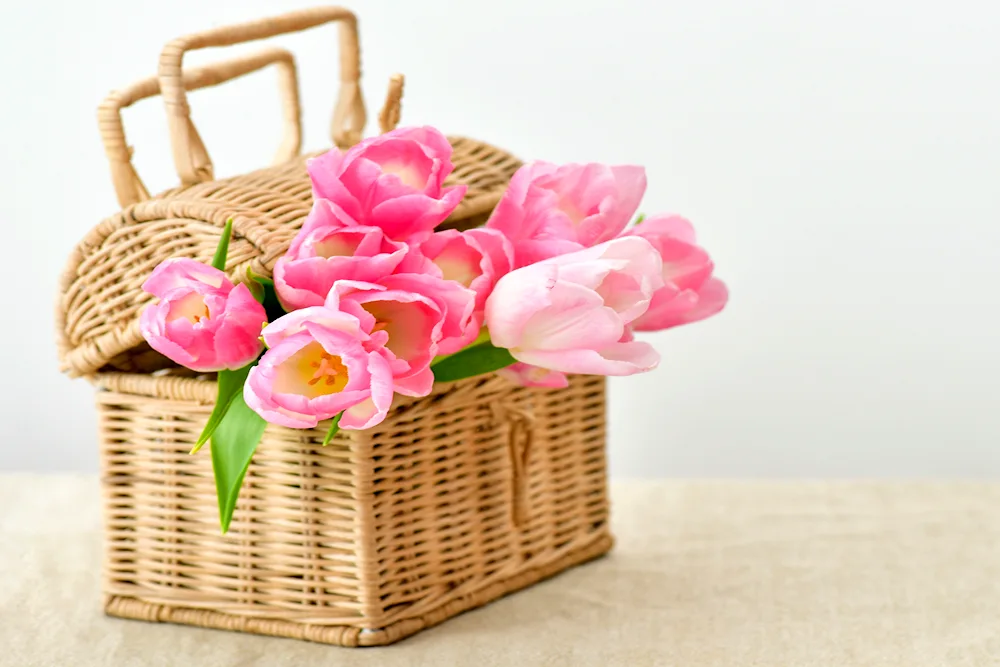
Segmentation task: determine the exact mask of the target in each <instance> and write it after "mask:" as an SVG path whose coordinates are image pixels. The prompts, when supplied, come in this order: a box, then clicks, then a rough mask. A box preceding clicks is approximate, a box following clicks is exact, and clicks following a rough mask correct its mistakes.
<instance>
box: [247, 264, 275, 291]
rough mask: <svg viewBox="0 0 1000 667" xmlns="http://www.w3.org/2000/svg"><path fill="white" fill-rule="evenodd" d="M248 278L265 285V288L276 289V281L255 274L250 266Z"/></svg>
mask: <svg viewBox="0 0 1000 667" xmlns="http://www.w3.org/2000/svg"><path fill="white" fill-rule="evenodd" d="M247 278H249V279H250V280H252V281H254V282H255V283H259V284H261V285H264V286H265V287H274V281H273V280H272V279H270V278H268V277H267V276H262V275H260V274H259V273H254V272H253V269H251V268H250V267H249V266H248V267H247Z"/></svg>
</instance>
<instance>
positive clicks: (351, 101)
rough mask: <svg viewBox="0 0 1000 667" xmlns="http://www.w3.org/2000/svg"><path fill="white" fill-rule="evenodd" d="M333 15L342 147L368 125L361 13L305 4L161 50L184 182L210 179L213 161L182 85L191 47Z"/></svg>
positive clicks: (336, 129)
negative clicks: (336, 25)
mask: <svg viewBox="0 0 1000 667" xmlns="http://www.w3.org/2000/svg"><path fill="white" fill-rule="evenodd" d="M331 21H339V22H340V96H339V99H338V100H337V106H336V108H335V109H334V112H333V125H332V128H331V134H332V137H333V142H334V144H336V145H337V146H338V147H340V148H346V147H348V146H352V145H354V144H356V143H357V142H358V141H360V140H361V132H362V130H363V129H364V126H365V120H366V116H365V105H364V100H363V99H362V97H361V86H360V84H359V81H360V78H361V64H360V53H359V46H358V23H357V18H356V17H355V16H354V14H352V13H351V12H350V11H348V10H346V9H343V8H340V7H316V8H313V9H302V10H299V11H295V12H291V13H288V14H284V15H282V16H277V17H273V18H268V19H260V20H257V21H250V22H248V23H240V24H237V25H231V26H224V27H220V28H213V29H211V30H206V31H204V32H199V33H195V34H193V35H188V36H187V37H180V38H178V39H175V40H174V41H172V42H170V43H169V44H167V45H166V46H165V47H163V51H162V52H161V53H160V70H159V76H160V88H161V89H162V90H163V101H164V103H165V104H166V107H167V122H168V123H169V128H170V143H171V146H172V148H173V154H174V164H175V166H176V167H177V175H178V176H179V177H180V179H181V183H182V184H184V185H193V184H195V183H201V182H204V181H208V180H212V178H213V172H212V162H211V160H210V159H209V157H208V151H206V150H205V144H204V143H203V142H202V140H201V137H200V136H199V135H198V130H196V129H195V127H194V124H193V123H192V122H191V109H190V107H188V102H187V92H186V88H185V86H184V76H183V69H182V67H183V60H184V54H185V53H186V52H187V51H192V50H194V49H202V48H205V47H211V46H230V45H232V44H239V43H242V42H250V41H254V40H258V39H264V38H266V37H274V36H276V35H281V34H284V33H289V32H298V31H300V30H306V29H308V28H313V27H315V26H318V25H322V24H324V23H329V22H331Z"/></svg>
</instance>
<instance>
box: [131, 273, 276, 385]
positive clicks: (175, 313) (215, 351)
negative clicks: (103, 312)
mask: <svg viewBox="0 0 1000 667" xmlns="http://www.w3.org/2000/svg"><path fill="white" fill-rule="evenodd" d="M142 289H143V290H145V291H146V292H148V293H150V294H152V295H154V296H156V297H159V299H160V301H159V302H158V303H156V304H152V305H150V306H148V307H147V308H146V309H145V310H143V311H142V315H141V316H140V318H139V329H140V331H141V332H142V335H143V337H144V338H145V339H146V341H147V342H148V343H149V345H150V347H152V348H153V349H154V350H156V351H157V352H159V353H160V354H163V355H164V356H166V357H167V358H169V359H171V360H172V361H174V362H176V363H178V364H180V365H182V366H186V367H188V368H190V369H192V370H196V371H202V372H210V371H219V370H222V369H224V368H228V369H231V370H236V369H238V368H242V367H243V366H246V365H247V364H248V363H250V362H251V361H253V360H254V359H256V358H257V356H258V355H259V354H260V352H261V350H262V349H263V345H262V344H261V342H260V340H259V337H260V331H261V328H262V327H263V326H264V325H265V324H267V314H266V313H265V312H264V307H263V306H262V305H260V304H259V303H257V301H256V300H255V299H254V298H253V295H252V294H251V293H250V290H249V289H248V288H247V286H246V285H243V284H240V285H237V286H233V283H232V282H230V280H229V279H228V278H227V277H226V274H224V273H223V272H222V271H219V270H218V269H215V268H212V267H211V266H206V265H205V264H202V263H200V262H196V261H194V260H192V259H184V258H177V259H168V260H166V261H164V262H162V263H161V264H160V265H159V266H157V267H156V269H154V270H153V273H152V274H151V275H150V276H149V278H148V279H147V280H146V282H145V283H143V285H142Z"/></svg>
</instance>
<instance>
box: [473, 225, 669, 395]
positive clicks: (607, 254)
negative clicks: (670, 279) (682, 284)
mask: <svg viewBox="0 0 1000 667" xmlns="http://www.w3.org/2000/svg"><path fill="white" fill-rule="evenodd" d="M661 272H662V267H661V262H660V257H659V255H658V254H657V252H656V250H655V249H654V248H653V246H651V245H650V244H649V242H648V241H646V240H645V239H641V238H638V237H625V238H618V239H614V240H612V241H607V242H605V243H602V244H600V245H597V246H594V247H592V248H587V249H584V250H580V251H577V252H574V253H571V254H568V255H560V256H558V257H553V258H551V259H547V260H544V261H542V262H539V263H537V264H531V265H529V266H526V267H523V268H520V269H517V270H515V271H512V272H511V273H508V274H507V275H506V276H504V277H503V278H501V279H500V280H499V282H497V285H496V287H495V288H494V290H493V294H491V295H490V298H489V299H488V300H487V302H486V327H487V328H488V329H489V332H490V338H491V340H492V341H493V344H494V345H496V346H498V347H505V348H507V349H509V350H510V353H511V354H512V355H513V356H514V358H515V359H517V360H518V361H521V362H523V363H526V364H531V365H533V366H539V367H541V368H547V369H550V370H554V371H560V372H562V373H584V374H592V375H631V374H633V373H639V372H642V371H647V370H650V369H651V368H654V367H655V366H656V365H657V364H658V363H659V355H658V354H657V353H656V351H655V350H653V348H652V347H650V346H649V345H648V344H647V343H642V342H638V341H634V340H631V331H630V329H629V325H630V324H631V323H632V322H633V321H634V320H635V319H636V318H638V317H639V316H640V315H642V314H643V313H644V312H645V311H646V308H647V307H648V306H649V302H650V299H651V298H652V296H653V293H654V292H655V291H656V290H657V289H659V288H660V287H662V285H663V279H662V277H661Z"/></svg>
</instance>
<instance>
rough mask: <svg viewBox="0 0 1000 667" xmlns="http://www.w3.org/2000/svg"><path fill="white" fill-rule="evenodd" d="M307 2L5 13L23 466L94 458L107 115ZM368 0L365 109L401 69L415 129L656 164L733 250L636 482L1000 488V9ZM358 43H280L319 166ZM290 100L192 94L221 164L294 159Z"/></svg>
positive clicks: (641, 411)
mask: <svg viewBox="0 0 1000 667" xmlns="http://www.w3.org/2000/svg"><path fill="white" fill-rule="evenodd" d="M307 4H308V3H306V2H279V1H277V0H270V1H261V0H239V1H238V2H237V1H235V0H230V1H227V2H221V1H215V2H199V1H196V0H172V1H171V2H157V3H153V2H136V1H135V0H95V1H93V2H69V1H68V0H61V1H56V2H44V3H43V2H35V3H27V2H21V3H16V4H15V3H3V7H2V8H0V72H2V74H3V76H2V81H3V83H4V87H3V90H4V94H3V106H2V111H0V114H2V121H3V122H2V123H0V146H2V148H3V150H2V153H0V220H2V223H3V231H4V234H3V240H4V246H3V252H2V258H3V262H4V265H3V269H4V277H5V280H4V281H3V283H4V286H5V290H4V292H3V293H4V295H5V297H6V298H5V303H4V305H3V309H2V313H3V314H2V316H0V317H2V318H3V326H0V362H2V365H0V369H2V375H0V378H2V385H0V392H2V400H0V469H15V470H16V469H86V470H93V469H95V468H96V439H95V417H94V411H93V408H92V394H91V389H90V387H89V385H87V384H86V382H84V381H70V380H68V379H66V378H64V377H62V376H60V375H59V374H58V372H57V367H56V359H55V349H54V343H53V340H54V339H53V335H52V327H53V325H52V316H51V311H52V304H53V301H54V297H55V291H56V279H57V275H58V273H59V272H60V270H61V267H62V265H63V262H64V259H65V257H66V255H67V254H68V252H69V251H70V248H71V247H72V246H73V245H74V244H75V243H76V242H77V240H78V239H79V238H80V237H82V236H83V235H84V234H85V233H86V232H87V230H89V229H90V228H91V227H92V226H93V225H95V224H97V223H98V222H99V220H100V219H101V218H102V217H104V216H106V215H108V214H111V213H113V212H114V210H115V208H116V205H115V199H114V195H113V192H112V190H111V187H110V182H109V179H108V174H107V171H106V165H105V161H104V154H103V152H102V149H101V145H100V143H99V140H98V134H97V127H96V122H95V113H94V111H95V108H96V106H97V104H98V102H99V101H100V99H101V98H102V97H103V96H104V94H106V93H107V92H108V91H109V90H110V89H112V88H114V87H116V86H120V85H124V84H126V83H129V82H131V81H133V80H135V79H138V78H141V77H144V76H147V75H149V74H151V73H153V72H154V70H155V66H156V61H157V55H158V52H159V48H160V47H161V46H162V44H163V43H164V42H166V41H167V40H169V39H171V38H173V37H175V36H178V35H181V34H184V33H187V32H191V31H195V30H199V29H203V28H206V27H209V26H213V25H219V24H223V23H228V22H233V21H237V20H242V19H248V18H254V17H259V16H265V15H270V14H275V13H279V12H280V11H283V10H285V9H291V8H294V7H299V6H306V5H307ZM351 7H352V8H353V9H354V10H355V11H356V12H357V13H358V14H359V16H360V17H361V30H362V38H361V41H362V48H363V52H364V73H365V79H364V91H365V93H366V95H367V99H368V101H369V107H370V109H372V110H373V111H374V110H377V108H378V107H379V106H380V104H381V99H382V96H383V94H384V86H385V82H386V80H387V78H388V76H389V75H390V74H391V73H392V72H394V71H397V70H398V71H402V72H404V73H405V74H406V75H407V77H408V78H407V89H406V97H405V99H404V110H403V113H404V123H408V124H416V123H431V124H435V125H437V126H439V127H441V128H442V129H443V130H445V131H446V132H449V133H455V134H468V135H471V136H474V137H478V138H482V139H486V140H489V141H491V142H493V143H496V144H498V145H500V146H504V147H506V148H508V149H509V150H511V151H512V152H514V153H516V154H518V155H520V156H522V157H525V158H531V157H543V158H546V159H549V160H553V161H603V162H612V163H614V162H632V163H640V164H644V165H646V166H647V168H648V174H649V182H650V189H649V192H648V195H647V198H646V200H645V202H644V204H643V207H642V209H643V210H644V211H647V212H655V211H662V210H672V211H676V212H680V213H683V214H685V215H687V216H688V217H690V218H691V219H692V220H693V221H694V222H695V224H696V227H697V228H698V230H699V232H700V234H701V239H702V241H703V243H704V245H706V246H707V247H708V249H709V250H710V251H711V252H712V253H713V255H714V257H715V258H716V260H717V265H718V273H719V275H720V276H722V277H723V278H724V279H726V280H727V282H728V283H729V284H730V286H731V290H732V302H731V305H730V307H729V308H728V310H727V311H726V312H725V313H724V314H723V315H721V316H719V317H718V318H716V319H713V320H710V321H708V322H704V323H701V324H698V325H694V326H691V327H688V328H686V329H682V330H676V331H671V332H666V333H662V334H658V335H656V336H655V340H654V342H655V343H656V344H657V345H658V347H659V348H660V349H661V351H662V353H663V356H664V362H663V364H662V366H661V367H660V369H659V370H657V371H656V372H654V373H651V374H648V375H645V376H639V377H633V378H626V379H620V380H615V381H613V382H612V398H611V415H610V417H611V443H610V450H611V458H612V471H613V473H614V474H616V475H620V476H625V475H633V476H655V475H668V476H690V475H698V476H706V475H707V476H762V475H769V476H778V475H781V476H784V475H806V476H844V475H854V476H876V475H877V476H890V475H891V476H896V475H946V476H958V475H968V476H983V475H993V474H996V473H998V472H1000V416H998V413H1000V380H998V378H1000V353H998V352H997V345H998V342H1000V309H998V306H1000V297H998V288H1000V39H998V38H997V35H1000V8H998V6H997V5H996V4H995V3H989V2H985V0H983V1H981V2H949V3H939V2H921V1H918V0H911V1H907V2H904V1H903V0H894V1H881V2H879V1H874V2H873V1H872V0H850V1H846V2H837V3H820V2H803V1H801V0H766V1H756V2H743V1H741V0H705V1H703V2H677V1H674V0H670V1H668V2H650V1H649V0H628V1H616V2H613V3H612V2H598V1H593V0H558V1H557V0H507V2H504V3H489V4H488V5H487V3H480V2H472V1H469V0H465V1H456V2H451V3H449V2H444V1H443V0H436V1H435V0H423V1H421V2H384V1H383V2H373V1H369V0H355V1H354V2H353V3H352V4H351ZM335 35H336V32H335V31H334V30H330V29H327V30H323V29H319V30H316V31H313V32H311V33H308V34H305V35H302V36H296V37H292V38H285V39H283V40H281V43H283V44H285V45H288V46H290V47H291V48H293V50H295V51H296V53H297V55H298V56H299V61H300V66H301V71H302V74H301V83H302V87H303V95H304V105H305V123H306V141H307V147H308V148H310V149H318V148H322V147H325V146H327V145H328V144H327V142H328V139H327V138H326V127H327V124H328V121H329V114H330V110H331V109H332V103H333V99H334V96H335V83H336V80H337V68H336V64H335V62H334V58H335V56H336V53H337V51H336V47H335V46H334V44H333V40H334V39H335ZM223 55H224V54H223V53H222V52H220V51H214V52H208V53H205V52H202V53H199V54H197V55H196V56H194V57H192V58H190V59H189V61H188V62H190V63H199V62H205V61H207V60H211V59H216V58H219V57H221V56H223ZM275 80H276V79H275V75H274V73H273V71H270V72H268V73H266V74H262V75H258V76H256V77H251V78H248V79H245V80H242V81H240V82H237V83H234V84H231V85H229V86H227V87H223V88H218V89H214V90H209V91H205V92H202V93H200V94H195V95H194V96H193V98H192V100H193V108H194V110H195V120H196V122H197V123H198V124H199V126H200V128H201V131H202V135H203V136H204V137H205V140H206V143H207V144H208V146H209V150H210V151H211V153H212V156H213V158H214V161H215V164H216V167H217V173H218V174H220V175H228V174H233V173H238V172H240V171H245V170H247V169H249V168H251V167H256V166H260V165H262V164H264V162H265V161H266V160H267V159H268V158H269V157H270V154H271V152H272V150H273V149H274V148H275V147H276V145H277V144H276V142H277V139H278V137H277V133H276V131H275V129H276V128H277V126H278V118H279V105H278V102H277V99H276V97H275V95H274V93H273V90H274V85H275ZM372 115H373V116H374V113H373V114H372ZM126 123H127V131H128V133H129V137H130V140H131V142H132V143H133V144H134V145H135V146H136V149H137V151H136V162H137V164H138V167H139V169H140V173H141V174H142V175H143V176H144V178H145V179H146V182H147V184H148V185H149V186H150V187H151V189H154V190H157V191H158V190H160V189H163V188H165V187H168V186H170V185H172V184H173V183H174V177H173V175H172V167H171V162H170V158H169V153H168V146H167V140H166V133H165V128H164V117H163V110H162V106H161V105H160V104H159V103H158V101H150V102H147V103H145V104H141V105H139V106H137V107H136V108H135V109H134V110H132V111H129V112H128V113H127V117H126ZM273 128H275V129H273ZM369 130H370V131H374V124H372V125H371V127H370V128H369Z"/></svg>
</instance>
